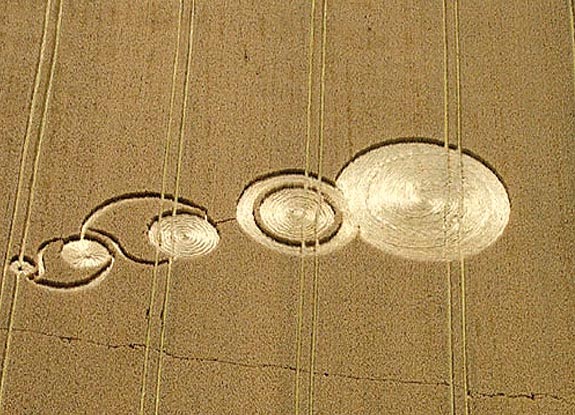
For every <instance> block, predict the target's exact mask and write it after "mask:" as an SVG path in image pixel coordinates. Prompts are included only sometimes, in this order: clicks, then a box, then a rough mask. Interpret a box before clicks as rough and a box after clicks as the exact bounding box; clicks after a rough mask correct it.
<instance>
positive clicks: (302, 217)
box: [236, 173, 357, 256]
mask: <svg viewBox="0 0 575 415" xmlns="http://www.w3.org/2000/svg"><path fill="white" fill-rule="evenodd" d="M236 217H237V220H238V224H239V225H240V228H241V229H242V230H243V231H244V232H245V233H246V234H248V235H249V236H250V237H252V238H253V239H254V240H255V241H256V242H258V243H260V244H262V245H264V246H266V247H268V248H271V249H274V250H276V251H279V252H281V253H284V254H288V255H304V256H307V255H314V254H317V255H325V254H328V253H331V252H333V251H334V250H336V249H338V248H341V247H342V246H344V245H346V244H347V243H349V242H350V241H351V240H353V238H355V236H356V233H357V227H356V226H355V225H354V224H353V222H352V220H351V215H350V214H349V211H348V209H347V203H346V201H345V199H344V197H343V194H341V192H340V191H339V190H338V189H337V188H335V187H334V186H332V185H330V184H328V183H326V182H323V181H320V180H318V179H316V178H313V177H308V176H305V175H303V174H297V173H291V174H284V175H277V176H270V177H268V178H264V179H262V180H259V181H257V182H255V183H253V184H252V185H250V186H248V187H247V188H246V189H245V190H244V192H243V193H242V195H241V197H240V200H239V202H238V206H237V209H236ZM316 237H317V241H318V243H319V244H318V246H317V248H316V246H315V241H316ZM302 245H303V246H302Z"/></svg>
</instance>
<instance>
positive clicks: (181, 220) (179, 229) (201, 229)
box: [148, 213, 220, 258]
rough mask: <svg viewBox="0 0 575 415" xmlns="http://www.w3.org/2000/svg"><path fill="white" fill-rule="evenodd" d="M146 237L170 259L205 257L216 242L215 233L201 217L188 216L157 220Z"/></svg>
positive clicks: (177, 215)
mask: <svg viewBox="0 0 575 415" xmlns="http://www.w3.org/2000/svg"><path fill="white" fill-rule="evenodd" d="M148 238H149V241H150V243H151V244H152V245H154V246H155V247H156V248H158V249H159V250H160V251H161V252H162V253H164V254H166V255H168V256H169V257H172V258H193V257H198V256H203V255H207V254H209V253H210V252H212V251H213V250H214V249H215V248H216V246H217V245H218V243H219V242H220V236H219V234H218V231H217V230H216V228H215V227H214V226H213V225H212V224H211V223H210V222H209V221H208V220H207V219H206V218H205V217H202V216H199V215H196V214H190V213H178V214H176V215H169V216H163V217H160V218H159V219H157V220H156V221H155V222H154V223H152V225H151V226H150V229H149V231H148Z"/></svg>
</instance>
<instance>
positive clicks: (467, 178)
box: [337, 143, 510, 261]
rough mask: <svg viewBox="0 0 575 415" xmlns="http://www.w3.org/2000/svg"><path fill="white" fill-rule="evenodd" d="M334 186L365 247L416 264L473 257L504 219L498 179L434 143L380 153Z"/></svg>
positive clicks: (505, 201)
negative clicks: (356, 225)
mask: <svg viewBox="0 0 575 415" xmlns="http://www.w3.org/2000/svg"><path fill="white" fill-rule="evenodd" d="M462 175H463V176H462ZM337 186H338V187H339V188H340V189H341V190H342V192H343V193H344V195H345V197H346V199H347V201H348V204H349V207H350V210H351V211H352V212H353V214H354V217H355V221H356V222H357V223H358V225H359V228H360V236H361V237H362V238H363V239H364V240H365V241H366V242H368V243H369V244H371V245H373V246H375V247H377V248H379V249H381V250H383V251H385V252H388V253H390V254H394V255H398V256H401V257H404V258H409V259H414V260H422V261H450V260H455V259H457V258H459V255H460V254H461V256H463V257H466V256H470V255H475V254H477V253H479V252H480V251H482V250H483V249H485V248H486V247H488V246H489V245H491V244H492V243H493V242H495V240H496V239H497V238H498V237H499V236H500V235H501V234H502V233H503V230H504V229H505V227H506V225H507V222H508V220H509V213H510V204H509V198H508V195H507V192H506V190H505V187H504V186H503V184H502V183H501V181H500V180H499V179H498V177H497V176H496V175H495V174H494V173H493V172H492V171H491V170H490V169H489V168H488V167H487V166H485V165H484V164H483V163H481V162H480V161H478V160H476V159H475V158H473V157H471V156H469V155H467V154H462V155H461V158H460V157H459V153H458V152H457V151H456V150H452V149H450V150H446V149H445V147H442V146H440V145H435V144H427V143H400V144H390V145H384V146H382V147H378V148H376V149H375V150H371V151H369V152H367V153H365V154H363V155H361V156H359V157H358V158H356V159H355V160H353V161H352V162H351V163H350V164H349V165H348V166H346V167H345V168H344V170H343V171H342V172H341V173H340V175H339V177H338V179H337Z"/></svg>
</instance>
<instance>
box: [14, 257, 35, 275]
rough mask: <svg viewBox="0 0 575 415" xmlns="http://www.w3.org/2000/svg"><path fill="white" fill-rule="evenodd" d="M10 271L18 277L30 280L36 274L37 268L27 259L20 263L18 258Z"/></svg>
mask: <svg viewBox="0 0 575 415" xmlns="http://www.w3.org/2000/svg"><path fill="white" fill-rule="evenodd" d="M9 270H10V271H11V272H13V273H14V274H16V275H23V276H24V277H26V278H30V277H32V276H33V275H34V273H35V272H36V267H35V266H34V265H33V264H32V263H30V262H29V261H27V260H25V259H23V260H22V261H20V260H19V259H18V258H16V259H15V260H14V261H12V263H11V264H10V267H9Z"/></svg>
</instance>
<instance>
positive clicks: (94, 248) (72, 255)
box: [60, 238, 112, 269]
mask: <svg viewBox="0 0 575 415" xmlns="http://www.w3.org/2000/svg"><path fill="white" fill-rule="evenodd" d="M60 255H61V256H62V259H64V261H66V263H68V265H70V266H71V267H72V268H76V269H89V268H99V267H102V266H104V265H106V264H107V263H108V262H109V261H110V260H111V259H112V255H111V253H110V251H108V249H107V248H106V247H105V246H104V245H103V244H101V243H100V242H98V241H95V240H92V239H84V238H82V239H77V240H73V241H69V242H66V243H65V244H64V246H63V247H62V251H61V253H60Z"/></svg>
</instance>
